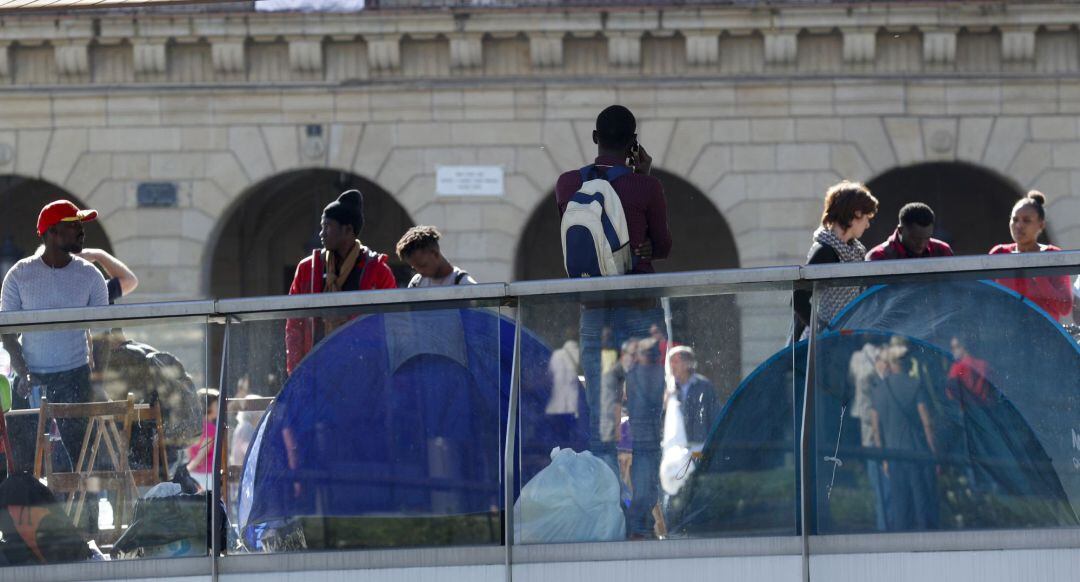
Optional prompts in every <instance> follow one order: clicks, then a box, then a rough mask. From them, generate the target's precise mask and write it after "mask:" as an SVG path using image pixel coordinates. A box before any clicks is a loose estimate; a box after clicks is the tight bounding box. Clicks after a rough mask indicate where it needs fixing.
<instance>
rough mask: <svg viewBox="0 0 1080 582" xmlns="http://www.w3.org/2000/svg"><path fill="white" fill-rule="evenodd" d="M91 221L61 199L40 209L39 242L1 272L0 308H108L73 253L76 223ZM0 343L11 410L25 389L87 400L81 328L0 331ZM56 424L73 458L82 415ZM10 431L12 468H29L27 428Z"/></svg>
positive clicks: (91, 273) (101, 287)
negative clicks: (7, 359)
mask: <svg viewBox="0 0 1080 582" xmlns="http://www.w3.org/2000/svg"><path fill="white" fill-rule="evenodd" d="M96 218H97V211H96V210H80V209H79V208H78V207H77V206H75V205H74V204H72V203H71V202H68V201H67V200H57V201H56V202H51V203H49V204H47V205H46V206H45V208H42V209H41V214H39V215H38V222H37V233H38V236H40V237H41V240H42V242H43V243H44V246H43V247H42V249H41V250H40V252H38V253H35V254H34V255H33V256H31V257H27V258H25V259H23V260H21V261H19V262H18V263H15V266H14V267H12V268H11V270H10V271H8V272H7V275H6V276H5V277H4V285H3V289H2V291H0V311H24V310H34V309H60V308H65V307H96V306H105V305H108V304H109V292H108V290H107V288H106V285H105V278H104V277H102V276H101V272H100V271H98V270H97V268H96V267H94V266H93V265H92V264H90V263H89V262H88V261H86V260H85V259H82V258H80V257H78V256H76V255H77V254H78V253H81V252H82V251H83V243H84V240H85V238H86V233H85V232H84V231H83V223H84V222H89V221H91V220H94V219H96ZM2 340H3V344H4V349H5V350H7V352H8V354H10V355H11V366H12V368H13V369H14V370H15V372H16V378H15V385H14V388H15V390H14V391H13V394H12V408H29V407H30V397H31V395H32V394H33V396H34V397H35V399H36V398H40V397H41V396H44V397H47V398H48V399H49V401H50V402H88V401H90V399H91V388H90V350H89V345H90V344H89V333H88V330H85V329H66V330H57V331H35V332H26V333H23V334H21V336H20V335H19V334H4V335H3V336H2ZM13 420H14V419H13ZM58 424H59V428H60V438H61V440H63V443H64V446H65V447H66V448H67V451H68V454H69V455H70V456H71V458H72V459H76V458H78V455H79V452H80V450H81V449H82V439H83V434H84V433H85V432H86V420H78V419H63V420H60V421H58ZM15 428H16V427H12V429H15ZM19 428H22V427H19ZM13 432H14V433H15V434H13V435H12V437H13V438H12V440H13V441H14V447H15V453H16V454H15V458H16V461H17V462H18V464H19V465H20V467H22V468H29V466H30V463H31V461H32V460H33V450H34V444H33V440H34V435H33V431H32V430H26V429H23V430H13ZM27 433H28V434H27ZM26 439H29V441H28V442H27V440H26Z"/></svg>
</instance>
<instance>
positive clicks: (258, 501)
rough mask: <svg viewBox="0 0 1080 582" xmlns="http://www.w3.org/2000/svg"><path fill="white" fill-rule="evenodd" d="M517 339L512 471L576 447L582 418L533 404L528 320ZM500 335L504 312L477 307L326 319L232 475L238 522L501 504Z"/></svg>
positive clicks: (536, 391) (507, 338)
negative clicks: (338, 323)
mask: <svg viewBox="0 0 1080 582" xmlns="http://www.w3.org/2000/svg"><path fill="white" fill-rule="evenodd" d="M521 339H522V343H521V365H522V376H521V377H522V387H521V388H522V399H521V405H520V419H521V420H520V423H519V426H520V430H519V434H518V438H517V442H518V443H519V448H520V450H519V454H516V455H515V458H518V459H520V463H521V467H520V472H519V479H521V480H522V482H524V481H527V480H528V479H529V478H530V477H531V476H532V475H535V474H536V473H537V472H539V471H540V470H541V469H542V468H543V467H544V466H546V465H547V463H548V462H549V460H548V454H549V453H550V451H551V449H552V448H553V447H555V446H561V447H570V448H574V449H576V450H582V449H583V448H584V443H585V434H586V427H587V426H588V418H587V416H586V415H585V414H583V415H582V416H581V417H579V418H578V419H576V422H574V423H571V425H567V424H566V422H565V419H552V418H549V417H547V416H546V415H545V414H544V408H545V406H546V405H547V401H548V398H549V397H550V393H551V378H550V376H549V374H548V370H547V365H548V362H549V361H550V359H551V350H550V349H549V348H548V347H547V346H546V345H544V343H543V342H541V341H540V340H539V339H537V338H536V337H535V336H533V335H532V334H530V333H528V332H523V333H522V334H521ZM513 345H514V322H513V321H512V320H509V319H507V318H504V317H500V316H499V315H498V313H497V312H495V311H492V310H488V309H450V310H437V311H416V312H409V313H393V314H376V315H369V316H365V317H361V318H358V319H355V320H353V321H351V322H349V323H348V324H346V325H344V326H343V327H341V328H339V329H338V330H336V331H335V332H334V333H333V334H332V335H331V336H329V337H327V338H326V339H325V340H324V341H323V342H321V343H320V344H319V345H318V346H317V347H316V349H314V350H313V351H312V352H311V353H310V354H308V356H307V357H306V358H305V359H304V360H303V362H301V364H300V366H298V367H297V369H296V370H295V371H294V373H293V374H292V376H290V377H289V379H288V381H287V382H286V384H285V386H284V387H283V389H282V391H281V394H280V395H278V397H277V399H276V401H275V403H274V405H273V407H272V408H271V409H270V411H269V412H268V413H267V414H266V415H265V417H264V418H263V421H262V422H261V424H260V427H259V430H258V433H257V435H256V438H255V440H254V441H253V443H252V447H251V449H250V450H249V452H248V457H247V460H246V462H245V464H244V470H243V474H242V477H241V490H240V496H239V509H240V514H239V516H240V524H241V526H242V527H245V528H247V527H249V526H253V525H256V524H263V523H271V522H278V521H282V520H288V519H290V518H294V517H359V516H446V515H463V514H477V513H484V512H488V513H490V512H492V511H493V510H496V511H497V510H498V509H499V508H502V507H505V504H504V503H503V501H502V486H501V483H502V482H503V469H502V459H503V454H502V452H501V451H502V450H503V447H504V442H505V432H506V426H505V422H506V412H507V407H508V402H509V393H510V377H511V367H512V362H513ZM582 398H583V396H582ZM579 410H581V411H583V412H584V411H586V410H587V408H586V406H585V404H584V402H581V403H580V406H579Z"/></svg>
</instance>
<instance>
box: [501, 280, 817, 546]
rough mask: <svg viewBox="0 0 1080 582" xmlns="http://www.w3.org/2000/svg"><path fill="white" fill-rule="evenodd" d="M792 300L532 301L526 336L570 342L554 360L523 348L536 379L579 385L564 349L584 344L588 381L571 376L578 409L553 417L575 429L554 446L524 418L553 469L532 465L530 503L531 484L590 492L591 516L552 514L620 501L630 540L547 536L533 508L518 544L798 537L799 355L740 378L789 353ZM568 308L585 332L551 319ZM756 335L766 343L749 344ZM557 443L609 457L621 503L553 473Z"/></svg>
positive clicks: (583, 497)
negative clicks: (795, 388) (794, 401)
mask: <svg viewBox="0 0 1080 582" xmlns="http://www.w3.org/2000/svg"><path fill="white" fill-rule="evenodd" d="M790 298H791V295H790V292H761V293H752V294H751V293H747V294H742V295H739V296H738V297H736V296H734V295H717V296H702V297H687V298H673V299H670V300H664V301H660V300H658V299H644V298H643V299H635V298H628V299H619V300H614V301H606V302H604V301H597V302H588V303H585V304H581V303H579V302H577V301H576V299H574V298H569V297H568V298H566V299H562V298H558V297H544V298H530V299H528V300H523V302H522V303H523V305H522V308H521V320H522V321H523V324H524V326H525V328H526V329H528V330H534V329H535V330H539V331H540V333H542V334H543V335H544V336H546V338H547V339H548V341H550V342H551V344H554V345H557V346H563V347H562V348H559V349H556V350H554V352H553V353H552V354H551V355H550V356H546V357H545V355H544V354H543V353H539V354H523V381H526V382H528V381H536V380H537V379H538V378H547V379H549V381H551V382H552V383H553V384H558V379H559V378H569V377H572V374H571V373H570V367H569V366H568V365H567V364H568V363H569V362H570V360H568V359H565V358H562V354H561V352H563V351H564V350H565V349H566V346H573V345H575V343H576V342H577V341H578V340H580V345H581V361H580V367H578V368H577V370H576V371H577V373H580V374H581V376H580V378H578V379H577V382H576V383H574V382H567V385H568V386H570V387H572V388H574V389H576V393H577V395H578V401H579V404H578V408H577V409H576V411H575V412H574V413H573V414H572V415H567V416H565V417H563V418H561V419H559V420H558V421H556V420H555V419H554V417H553V415H547V416H546V418H544V419H543V421H544V422H546V423H547V424H548V425H549V426H550V425H551V424H553V423H555V422H557V423H558V424H559V425H560V426H563V427H565V428H564V430H563V431H561V433H554V432H553V433H549V434H548V438H547V439H545V438H543V435H540V434H533V433H532V431H533V428H532V426H533V425H535V424H536V423H537V422H538V421H539V419H536V418H530V417H529V416H527V415H526V414H524V413H523V414H522V416H521V425H522V433H523V434H524V435H525V436H524V437H523V443H522V450H523V451H535V452H536V457H534V459H535V461H537V463H538V464H537V465H535V466H537V467H539V469H540V472H539V474H537V473H536V471H535V470H532V469H530V471H527V472H526V474H524V475H523V476H522V482H523V483H525V484H526V490H525V491H522V493H521V495H522V497H523V498H527V499H529V500H531V499H532V497H533V496H534V495H536V492H535V491H533V490H531V489H530V488H532V487H535V486H536V484H537V483H543V484H544V486H545V487H549V486H550V487H554V486H555V485H553V484H561V489H559V491H562V492H564V494H565V495H571V494H572V493H571V492H575V491H576V492H580V493H578V494H577V495H576V497H575V499H576V501H577V503H578V506H577V509H576V510H571V509H564V508H562V507H555V506H552V507H551V508H550V509H551V511H568V512H573V511H576V512H578V513H583V514H590V515H597V516H606V515H609V513H608V512H607V511H606V508H607V507H608V505H609V504H612V505H613V504H620V505H621V507H622V511H623V514H624V516H625V532H624V533H622V535H618V536H617V537H614V538H612V537H608V536H607V535H606V532H608V529H606V528H599V531H602V532H604V535H603V536H601V537H596V536H597V535H600V534H597V533H596V531H597V529H592V530H590V529H589V528H580V529H579V530H572V531H567V530H566V528H565V527H564V528H563V529H561V530H560V529H556V528H554V527H553V528H552V529H551V531H542V528H540V527H538V523H537V522H539V521H541V520H540V518H538V517H534V515H535V514H530V513H528V512H523V513H522V514H521V515H519V516H518V518H517V521H516V524H517V531H516V534H517V535H516V539H517V541H518V542H519V543H545V542H587V541H609V540H613V539H646V538H665V537H711V536H722V535H739V534H742V533H752V534H773V533H777V534H785V533H787V534H790V533H794V532H795V511H794V510H795V464H794V457H795V455H794V453H795V441H794V439H793V438H792V430H793V427H794V425H793V416H792V411H793V407H792V405H791V398H792V384H791V382H792V370H791V368H792V362H793V355H792V351H791V350H790V349H788V350H785V351H784V352H783V355H784V356H786V359H785V358H784V357H781V356H777V357H775V358H773V359H772V360H770V361H769V362H767V363H766V364H765V365H763V366H762V367H761V368H759V369H758V370H757V371H755V372H753V373H752V374H750V375H749V376H747V377H746V379H745V380H743V381H742V382H740V381H739V379H740V377H742V375H743V370H742V369H741V368H745V369H746V370H747V371H750V370H753V369H754V368H755V367H756V363H757V362H760V361H761V359H760V357H761V355H762V354H761V352H763V351H764V352H768V351H771V350H773V349H776V348H778V347H780V346H782V345H783V343H784V338H785V335H786V333H787V331H788V322H789V321H790V318H791V308H790V300H791V299H790ZM740 304H743V305H740ZM568 307H573V308H575V309H577V310H578V311H579V314H580V318H579V322H580V326H579V327H578V329H577V330H573V331H571V330H568V329H566V327H565V325H564V326H563V327H562V328H554V327H553V326H552V325H551V321H552V320H551V318H550V317H549V314H551V313H562V312H565V311H566V309H567V308H568ZM744 312H745V313H749V314H750V315H749V316H747V315H744ZM560 334H565V335H561V337H560ZM743 338H749V339H751V340H752V342H753V343H748V344H746V345H743V344H742V340H743ZM537 357H539V358H540V360H539V361H537V360H536V359H535V358H537ZM804 358H805V352H804ZM564 367H565V368H567V369H566V370H563V369H562V368H564ZM532 374H536V376H533V375H532ZM568 393H570V392H569V390H568ZM530 398H534V399H535V398H536V396H535V395H530V394H529V392H528V389H525V390H524V391H523V400H522V402H523V407H525V404H526V403H527V402H528V401H529V399H530ZM785 400H786V404H785ZM561 401H562V402H567V403H569V402H572V401H573V399H572V398H570V397H569V396H564V397H562V398H561ZM582 401H583V402H582ZM523 411H524V408H523ZM560 437H561V438H560ZM575 440H577V443H575V442H574V441H575ZM553 446H560V447H566V446H571V447H573V448H574V450H575V451H578V452H582V451H587V452H588V454H590V455H591V456H592V457H595V458H596V459H599V460H600V461H603V462H604V463H605V464H606V465H607V466H608V468H609V469H610V473H612V474H613V475H614V476H616V477H617V478H618V481H619V484H620V488H619V491H618V495H617V498H615V497H611V498H610V499H609V498H608V493H607V492H608V491H609V490H608V489H607V488H604V487H600V486H599V482H598V481H597V482H594V481H589V480H586V481H582V475H580V474H570V473H565V474H562V477H561V478H562V481H559V480H557V479H556V480H553V479H551V478H550V477H549V475H547V473H548V472H551V471H555V470H557V469H558V470H561V469H559V468H558V467H556V465H555V464H554V463H552V464H551V465H550V466H549V465H548V463H549V460H548V459H547V458H546V456H547V455H546V453H547V452H550V450H551V448H552V447H553ZM541 450H543V451H544V453H545V455H544V458H541V457H540V451H541ZM534 476H535V480H534ZM596 479H599V476H598V477H597V478H596ZM556 492H557V491H556ZM601 494H602V495H603V497H600V495H601ZM612 495H613V494H612ZM519 501H520V500H519ZM577 517H578V516H577V515H569V514H568V515H566V516H564V517H563V519H561V520H556V519H551V518H550V515H547V516H545V519H544V521H545V522H551V523H562V524H563V525H564V526H566V525H572V524H574V523H576V518H577ZM523 521H524V523H522V522H523Z"/></svg>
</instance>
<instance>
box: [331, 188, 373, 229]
mask: <svg viewBox="0 0 1080 582" xmlns="http://www.w3.org/2000/svg"><path fill="white" fill-rule="evenodd" d="M323 216H325V217H326V218H332V219H334V220H335V221H337V222H338V224H341V225H345V224H351V225H352V227H353V232H355V233H356V234H358V235H359V234H360V229H362V228H364V198H363V197H362V196H361V194H360V191H359V190H346V191H345V192H342V194H341V196H338V199H337V200H335V201H333V202H331V203H330V204H327V205H326V208H325V209H324V210H323Z"/></svg>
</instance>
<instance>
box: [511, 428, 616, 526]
mask: <svg viewBox="0 0 1080 582" xmlns="http://www.w3.org/2000/svg"><path fill="white" fill-rule="evenodd" d="M514 523H515V524H516V527H515V530H516V535H515V536H514V537H515V540H516V541H517V542H518V543H525V544H529V543H557V542H606V541H615V540H622V539H625V538H626V518H625V517H624V516H623V512H622V507H620V506H619V479H618V477H616V476H615V472H614V471H612V470H611V467H608V465H607V464H606V463H604V462H603V461H601V460H600V459H598V458H596V457H594V456H593V455H592V453H590V452H589V451H585V452H581V453H576V452H574V451H573V450H572V449H560V448H559V447H555V448H554V449H552V450H551V464H550V465H548V466H547V467H545V468H544V470H542V471H540V472H539V473H537V474H536V476H535V477H533V478H532V479H531V480H529V482H528V483H526V484H525V486H524V487H522V488H521V496H520V497H518V500H517V503H515V504H514Z"/></svg>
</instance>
